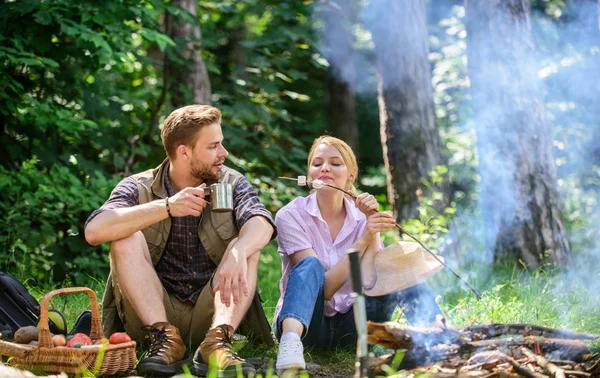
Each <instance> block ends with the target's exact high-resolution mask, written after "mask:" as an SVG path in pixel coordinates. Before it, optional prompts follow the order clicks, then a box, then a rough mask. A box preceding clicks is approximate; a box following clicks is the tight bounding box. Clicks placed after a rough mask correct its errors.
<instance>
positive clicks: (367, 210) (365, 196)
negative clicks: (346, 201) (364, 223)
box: [354, 193, 379, 217]
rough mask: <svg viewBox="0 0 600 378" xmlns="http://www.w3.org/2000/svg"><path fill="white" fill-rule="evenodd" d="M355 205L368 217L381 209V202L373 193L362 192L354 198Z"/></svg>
mask: <svg viewBox="0 0 600 378" xmlns="http://www.w3.org/2000/svg"><path fill="white" fill-rule="evenodd" d="M354 206H356V207H357V208H358V210H360V211H361V212H362V213H363V214H365V215H366V216H367V217H368V216H369V215H371V214H373V213H375V212H377V210H379V203H378V202H377V200H376V199H375V197H374V196H373V195H372V194H369V193H362V194H360V195H358V196H357V197H356V200H354Z"/></svg>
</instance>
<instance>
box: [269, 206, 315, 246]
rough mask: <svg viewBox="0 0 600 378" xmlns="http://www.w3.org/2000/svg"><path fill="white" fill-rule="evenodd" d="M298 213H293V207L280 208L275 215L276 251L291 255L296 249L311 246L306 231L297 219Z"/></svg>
mask: <svg viewBox="0 0 600 378" xmlns="http://www.w3.org/2000/svg"><path fill="white" fill-rule="evenodd" d="M298 218H300V215H299V214H294V210H293V208H286V207H284V208H282V209H281V210H279V212H278V213H277V216H276V217H275V225H276V226H277V231H278V233H277V244H278V245H279V248H278V251H279V253H280V254H282V255H292V254H294V253H296V252H298V251H302V250H304V249H307V248H312V247H313V246H312V243H311V242H310V239H309V237H308V234H307V231H306V230H305V228H304V227H303V226H302V224H301V223H300V222H299V221H298Z"/></svg>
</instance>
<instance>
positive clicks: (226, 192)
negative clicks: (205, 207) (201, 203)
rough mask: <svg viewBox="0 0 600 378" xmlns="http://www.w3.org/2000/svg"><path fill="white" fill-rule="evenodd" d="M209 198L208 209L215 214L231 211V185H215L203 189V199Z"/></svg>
mask: <svg viewBox="0 0 600 378" xmlns="http://www.w3.org/2000/svg"><path fill="white" fill-rule="evenodd" d="M207 197H210V198H209V199H208V202H210V209H211V210H212V211H214V212H217V213H226V212H228V211H233V189H232V187H231V184H224V183H216V184H212V185H211V186H209V187H208V188H204V198H207Z"/></svg>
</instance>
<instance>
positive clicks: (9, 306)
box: [0, 272, 40, 339]
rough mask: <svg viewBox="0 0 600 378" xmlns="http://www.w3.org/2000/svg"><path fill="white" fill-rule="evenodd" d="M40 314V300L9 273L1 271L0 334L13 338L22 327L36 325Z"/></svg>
mask: <svg viewBox="0 0 600 378" xmlns="http://www.w3.org/2000/svg"><path fill="white" fill-rule="evenodd" d="M39 315H40V305H39V303H38V301H37V300H36V299H35V298H34V297H33V296H32V295H31V294H29V292H28V291H27V289H26V288H25V286H23V284H22V283H21V282H20V281H19V280H17V279H16V278H14V277H13V276H11V275H10V274H8V273H4V272H0V333H2V336H0V337H1V338H2V339H12V335H13V333H14V332H15V331H16V330H18V329H19V328H20V327H25V326H35V325H36V323H37V319H38V317H39Z"/></svg>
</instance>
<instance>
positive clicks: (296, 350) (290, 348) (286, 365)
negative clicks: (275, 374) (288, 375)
mask: <svg viewBox="0 0 600 378" xmlns="http://www.w3.org/2000/svg"><path fill="white" fill-rule="evenodd" d="M275 369H277V370H285V369H306V362H305V361H304V346H303V345H302V341H301V340H286V341H283V342H281V343H280V344H279V351H278V352H277V363H276V364H275Z"/></svg>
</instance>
